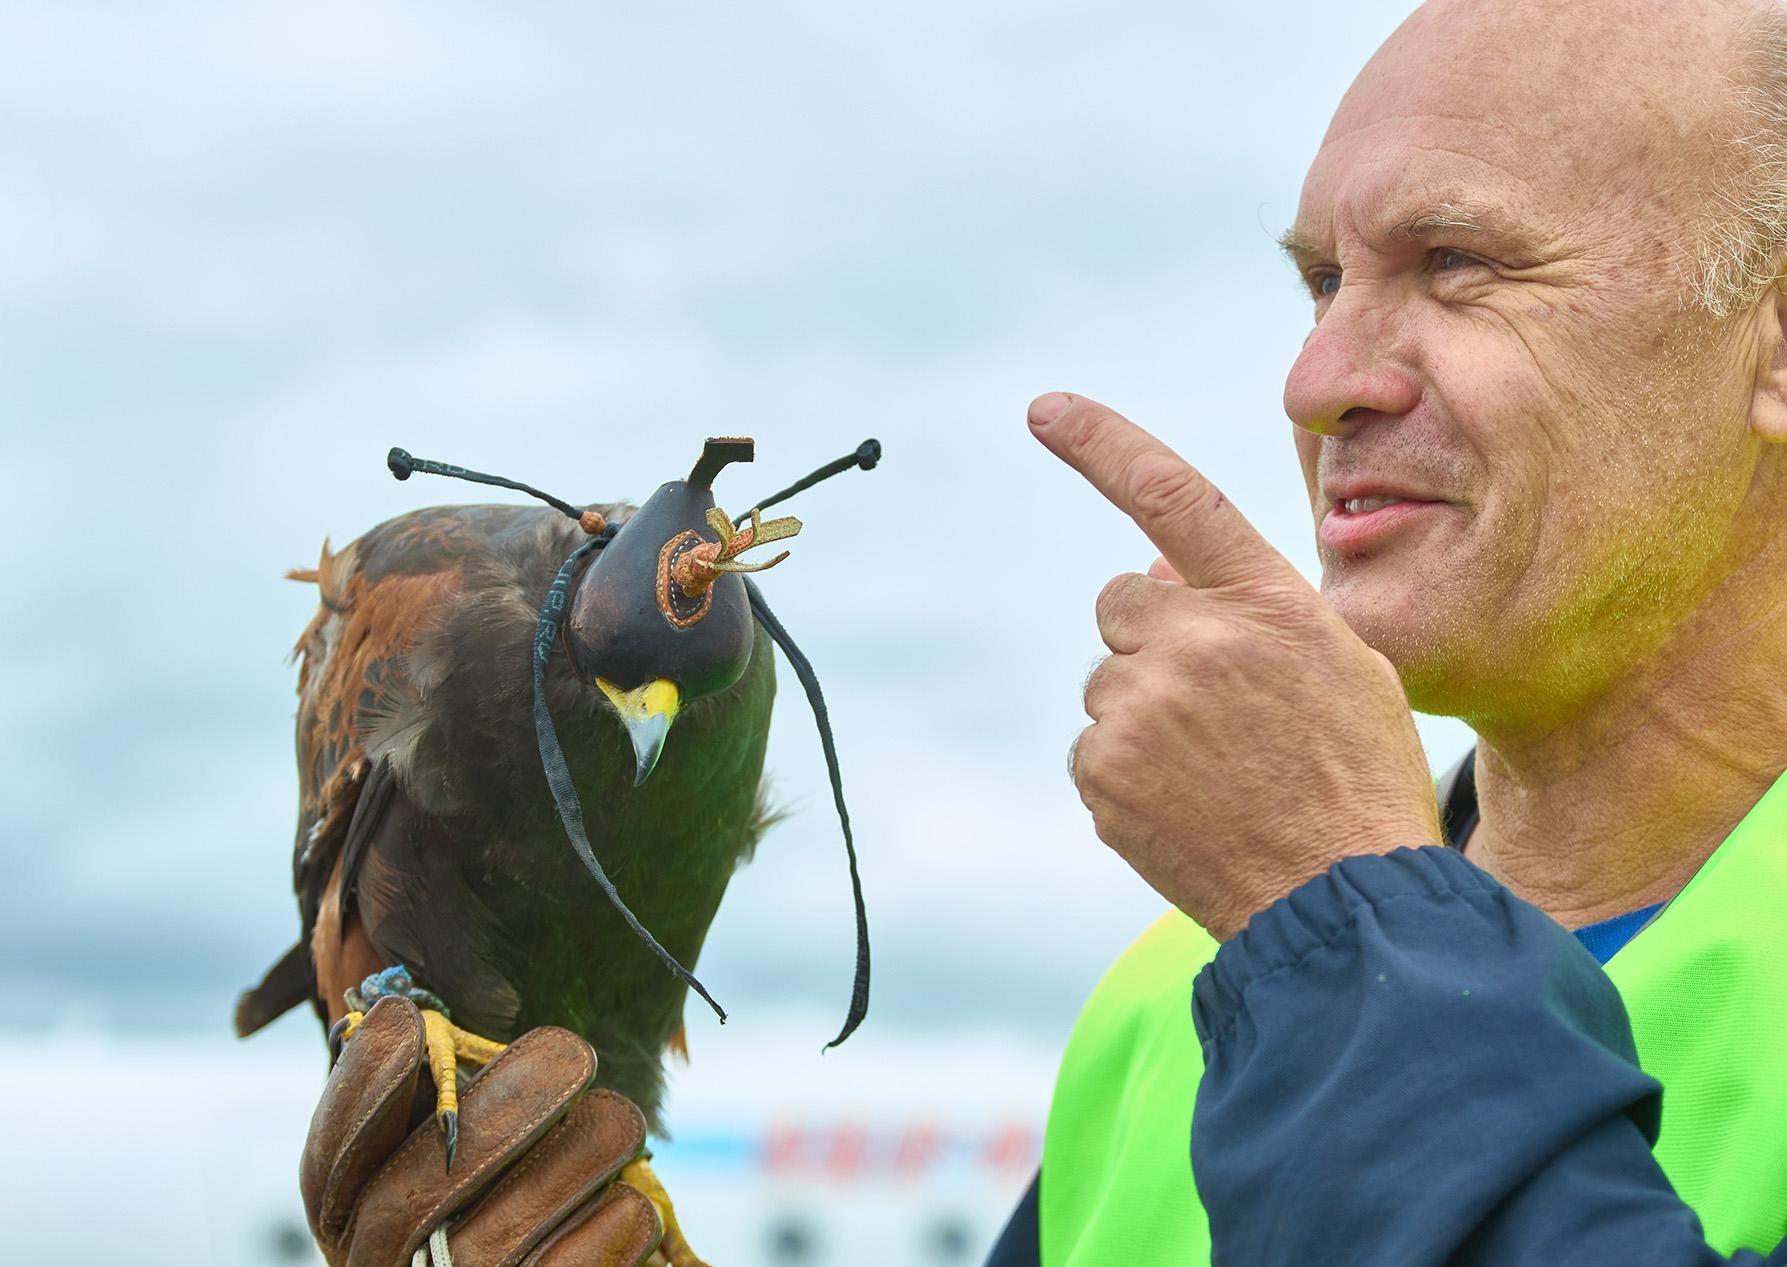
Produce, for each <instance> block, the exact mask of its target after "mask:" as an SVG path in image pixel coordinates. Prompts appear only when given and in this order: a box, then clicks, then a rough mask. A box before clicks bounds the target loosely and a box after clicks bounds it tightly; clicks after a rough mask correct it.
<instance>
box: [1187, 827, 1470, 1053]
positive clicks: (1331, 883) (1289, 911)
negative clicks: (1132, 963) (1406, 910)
mask: <svg viewBox="0 0 1787 1267" xmlns="http://www.w3.org/2000/svg"><path fill="white" fill-rule="evenodd" d="M1500 889H1501V886H1500V885H1499V884H1497V883H1496V882H1495V880H1494V879H1493V878H1491V877H1490V875H1489V873H1488V872H1486V871H1483V870H1481V869H1480V868H1478V867H1476V866H1474V865H1472V864H1471V863H1469V862H1466V861H1465V859H1464V855H1463V854H1461V853H1459V852H1458V851H1457V850H1456V849H1448V848H1445V847H1443V846H1440V845H1425V846H1422V847H1421V848H1418V849H1411V848H1407V847H1403V848H1399V849H1395V850H1392V851H1391V852H1389V853H1384V854H1359V855H1356V856H1354V857H1351V858H1342V859H1341V860H1340V861H1339V862H1337V863H1335V864H1334V865H1333V866H1332V867H1329V868H1328V870H1326V871H1325V872H1323V873H1322V874H1321V875H1318V876H1316V877H1315V879H1313V880H1308V881H1306V882H1304V883H1303V884H1301V885H1299V886H1297V887H1296V888H1294V889H1292V890H1291V891H1290V892H1289V893H1288V894H1286V895H1285V896H1284V897H1281V898H1279V899H1278V900H1277V901H1276V902H1274V903H1272V905H1270V906H1268V907H1267V908H1266V909H1265V910H1263V911H1261V912H1259V913H1258V914H1257V915H1255V916H1254V917H1253V919H1252V920H1250V921H1249V922H1248V925H1247V927H1246V928H1244V929H1243V930H1242V931H1241V932H1240V934H1239V935H1237V936H1235V937H1233V938H1231V939H1230V940H1229V941H1228V942H1227V943H1226V944H1225V945H1224V946H1223V947H1222V949H1221V950H1219V951H1217V953H1216V957H1215V958H1214V959H1212V960H1211V961H1210V962H1209V963H1207V964H1205V965H1204V968H1203V970H1202V971H1201V972H1199V973H1198V975H1197V978H1196V980H1194V981H1193V982H1192V989H1191V1014H1192V1020H1193V1021H1194V1022H1195V1024H1196V1025H1197V1031H1198V1038H1199V1039H1200V1040H1201V1041H1203V1042H1205V1043H1208V1042H1209V1041H1210V1039H1211V1037H1212V1036H1213V1035H1216V1034H1220V1033H1221V1032H1222V1031H1223V1030H1224V1029H1225V1028H1226V1027H1227V1025H1228V1023H1229V1021H1230V1020H1231V1019H1233V1017H1234V1015H1235V1013H1236V1012H1238V1011H1239V1010H1240V1008H1241V1004H1242V999H1243V997H1244V996H1245V995H1246V993H1247V989H1248V987H1249V986H1251V985H1252V984H1253V983H1254V982H1255V981H1258V980H1259V979H1260V978H1262V977H1265V976H1268V975H1270V974H1271V973H1274V972H1280V971H1283V970H1285V969H1288V968H1293V967H1295V966H1296V965H1297V964H1299V963H1300V962H1302V960H1303V959H1304V958H1305V957H1307V956H1308V955H1309V954H1310V953H1311V952H1313V951H1316V950H1319V949H1320V948H1321V947H1323V946H1326V945H1328V944H1329V943H1330V942H1332V941H1333V940H1334V939H1335V938H1337V937H1339V936H1340V935H1341V934H1343V933H1345V932H1346V931H1347V930H1348V929H1349V928H1351V927H1352V925H1353V922H1354V920H1355V919H1356V918H1357V916H1358V913H1359V912H1360V911H1361V910H1364V909H1366V908H1369V907H1374V906H1377V905H1378V904H1379V903H1382V902H1385V901H1389V900H1392V899H1396V898H1406V897H1428V898H1431V897H1444V896H1448V895H1453V894H1466V893H1480V892H1487V893H1495V892H1499V891H1500Z"/></svg>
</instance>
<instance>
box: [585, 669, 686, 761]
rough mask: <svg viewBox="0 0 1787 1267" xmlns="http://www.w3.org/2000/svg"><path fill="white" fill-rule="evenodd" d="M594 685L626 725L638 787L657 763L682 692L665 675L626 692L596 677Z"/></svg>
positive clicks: (679, 704)
mask: <svg viewBox="0 0 1787 1267" xmlns="http://www.w3.org/2000/svg"><path fill="white" fill-rule="evenodd" d="M596 685H597V686H599V687H600V688H601V689H602V694H604V695H606V696H607V697H608V702H609V703H610V704H613V705H614V711H615V712H617V713H619V714H620V719H621V722H622V724H624V725H625V726H626V728H627V737H628V738H629V739H631V740H632V741H633V756H634V757H635V758H637V760H638V763H639V764H638V766H637V768H636V771H635V773H634V776H633V786H634V787H638V786H639V785H640V784H641V783H643V782H645V776H646V775H648V774H650V773H651V772H652V767H653V766H655V765H657V764H658V754H659V753H660V752H662V751H664V736H665V735H667V734H669V733H670V723H671V722H673V721H675V720H676V714H677V711H678V710H679V709H680V708H681V707H682V692H680V691H678V690H677V689H676V683H675V682H672V681H669V680H668V679H666V678H659V679H657V681H655V682H647V683H646V684H645V685H644V686H636V687H634V688H633V689H632V690H630V691H623V690H621V688H620V687H618V686H616V685H615V684H614V683H612V682H609V681H607V680H605V679H603V678H597V679H596Z"/></svg>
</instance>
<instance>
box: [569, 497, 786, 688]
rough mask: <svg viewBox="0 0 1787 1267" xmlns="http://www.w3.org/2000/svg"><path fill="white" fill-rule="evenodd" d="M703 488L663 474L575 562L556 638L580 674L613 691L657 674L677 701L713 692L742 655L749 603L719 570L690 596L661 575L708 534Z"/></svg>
mask: <svg viewBox="0 0 1787 1267" xmlns="http://www.w3.org/2000/svg"><path fill="white" fill-rule="evenodd" d="M713 506H714V494H713V490H712V489H711V488H708V487H704V486H697V485H694V484H691V483H690V482H689V481H688V480H671V481H670V482H668V483H666V484H664V485H662V486H660V487H659V489H658V490H657V492H655V493H653V494H652V495H651V496H650V497H649V498H647V499H646V502H645V505H643V506H641V507H640V508H639V510H638V511H637V512H636V513H635V514H634V515H633V516H632V518H630V519H628V520H627V522H626V523H625V524H623V525H622V526H621V528H620V530H619V531H618V532H617V533H616V534H615V537H614V539H613V540H612V541H610V542H609V543H608V545H607V546H606V547H605V548H604V549H603V550H602V551H601V552H600V553H599V554H598V555H597V556H596V558H595V560H594V561H593V562H592V563H591V564H590V565H589V567H588V568H586V569H585V570H584V573H583V575H582V577H581V578H580V579H579V580H578V582H577V587H576V589H575V590H574V591H573V593H572V595H571V607H570V613H569V616H568V618H567V620H566V622H565V645H566V649H567V650H568V651H569V652H570V656H571V662H572V664H574V665H575V666H576V668H577V671H578V673H579V674H580V675H581V676H582V677H584V678H585V679H586V680H588V679H593V678H597V677H600V678H603V679H605V680H606V681H608V682H610V683H611V684H613V685H614V686H617V687H620V688H622V689H623V690H630V689H632V688H634V687H637V686H643V685H645V684H646V683H647V682H650V681H653V680H655V679H658V678H667V679H669V680H670V681H672V682H674V683H676V685H677V688H678V689H679V690H680V691H681V693H682V697H683V699H684V700H685V701H686V700H692V699H698V698H701V697H702V696H707V695H717V694H718V693H719V692H721V691H723V690H725V689H726V688H727V687H729V686H731V685H732V684H733V683H734V682H736V681H738V679H739V676H740V675H741V674H743V673H744V671H745V665H746V664H747V663H749V662H750V659H751V643H752V630H751V604H750V599H749V597H748V596H747V595H746V593H745V587H744V582H743V581H742V580H741V579H740V578H739V577H738V576H736V575H732V574H725V575H721V576H719V577H718V578H716V579H715V580H714V582H713V584H712V585H711V586H710V587H709V588H708V589H707V590H706V591H705V592H704V593H703V594H701V595H700V596H698V597H693V598H691V597H690V596H688V595H687V594H685V593H684V592H683V590H682V588H681V587H680V586H679V585H678V584H677V582H676V581H675V580H674V579H672V577H671V574H670V573H671V568H672V567H673V566H674V564H675V562H676V560H677V558H678V557H679V556H680V555H681V554H682V553H684V552H686V551H688V550H690V549H693V548H695V547H697V546H699V545H702V544H704V543H709V542H712V541H713V536H712V532H713V530H712V528H710V527H709V525H708V522H707V512H708V511H709V510H711V509H713Z"/></svg>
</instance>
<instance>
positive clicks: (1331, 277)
mask: <svg viewBox="0 0 1787 1267" xmlns="http://www.w3.org/2000/svg"><path fill="white" fill-rule="evenodd" d="M1309 289H1310V290H1311V291H1313V292H1314V293H1315V297H1316V298H1317V299H1332V298H1333V297H1334V296H1335V295H1336V294H1338V293H1339V292H1340V274H1339V273H1322V274H1320V275H1319V276H1316V277H1312V278H1310V279H1309Z"/></svg>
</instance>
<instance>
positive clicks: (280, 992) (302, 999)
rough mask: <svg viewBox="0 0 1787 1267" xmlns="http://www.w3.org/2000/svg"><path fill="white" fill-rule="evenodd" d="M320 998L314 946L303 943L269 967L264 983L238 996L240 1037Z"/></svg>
mask: <svg viewBox="0 0 1787 1267" xmlns="http://www.w3.org/2000/svg"><path fill="white" fill-rule="evenodd" d="M314 997H316V969H315V967H313V966H312V964H311V962H310V946H309V945H308V944H307V943H305V942H299V943H298V944H297V945H295V946H293V947H292V948H291V949H290V950H288V951H286V952H285V954H284V955H283V956H281V958H280V960H279V962H278V963H276V964H274V965H273V966H272V967H271V968H269V969H267V975H266V976H264V977H262V978H261V983H260V984H259V985H257V986H255V987H254V988H253V989H251V990H244V991H242V993H241V994H240V995H238V996H237V998H236V1037H237V1038H247V1037H248V1036H249V1035H250V1034H252V1033H254V1032H255V1031H256V1030H257V1029H260V1028H261V1027H262V1026H263V1025H266V1024H268V1023H269V1022H270V1021H274V1020H277V1019H278V1018H279V1017H281V1016H284V1015H285V1014H286V1013H287V1012H289V1011H291V1010H292V1009H293V1008H295V1007H297V1006H298V1005H299V1004H300V1003H307V1002H309V1001H310V1000H311V999H313V998H314Z"/></svg>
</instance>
